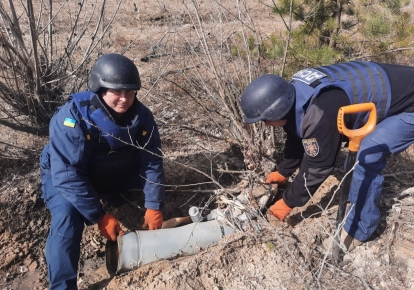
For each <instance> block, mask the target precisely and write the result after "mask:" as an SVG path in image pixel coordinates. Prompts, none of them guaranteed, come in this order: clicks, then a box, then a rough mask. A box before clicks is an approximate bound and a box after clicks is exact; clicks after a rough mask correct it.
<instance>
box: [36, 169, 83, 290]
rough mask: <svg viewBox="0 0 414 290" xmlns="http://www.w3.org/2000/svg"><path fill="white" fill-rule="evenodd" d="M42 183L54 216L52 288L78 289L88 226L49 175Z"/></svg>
mask: <svg viewBox="0 0 414 290" xmlns="http://www.w3.org/2000/svg"><path fill="white" fill-rule="evenodd" d="M42 183H43V184H42V191H43V196H42V197H43V199H44V201H45V204H46V207H47V208H48V209H49V210H50V213H51V214H52V221H51V225H50V231H49V236H48V238H47V242H46V261H47V267H48V271H47V277H48V279H49V283H50V286H49V289H53V290H55V289H59V290H60V289H62V290H63V289H78V287H77V279H76V278H77V272H78V261H79V256H80V244H81V239H82V233H83V229H84V227H85V226H84V224H85V222H84V219H83V216H82V215H81V214H80V213H79V211H78V210H77V209H76V208H75V207H74V206H73V205H72V204H71V203H70V202H69V201H68V200H67V199H66V198H64V197H63V196H62V195H61V194H60V193H59V192H58V191H57V190H56V189H55V188H54V187H53V184H52V179H51V178H50V175H48V176H46V178H45V179H43V180H42Z"/></svg>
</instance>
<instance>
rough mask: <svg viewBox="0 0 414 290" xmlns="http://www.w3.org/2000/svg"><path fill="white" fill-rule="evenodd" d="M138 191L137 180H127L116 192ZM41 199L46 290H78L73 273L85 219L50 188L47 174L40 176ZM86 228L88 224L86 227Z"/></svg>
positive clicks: (58, 193) (76, 269) (53, 188)
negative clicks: (45, 215) (45, 221)
mask: <svg viewBox="0 0 414 290" xmlns="http://www.w3.org/2000/svg"><path fill="white" fill-rule="evenodd" d="M134 188H140V182H139V179H138V178H133V179H130V180H127V181H125V182H124V184H123V188H120V191H123V190H129V189H134ZM42 193H43V194H42V198H43V200H44V202H45V205H46V207H47V208H48V209H49V211H50V213H51V215H52V220H51V224H50V230H49V236H48V238H47V241H46V262H47V267H48V272H47V277H48V279H49V283H50V284H49V285H50V286H49V289H51V290H63V289H65V290H66V289H78V288H77V272H78V262H79V258H80V245H81V240H82V234H83V230H84V228H85V223H87V222H86V221H85V219H84V218H83V216H82V215H81V214H80V213H79V211H78V210H77V209H76V208H75V207H74V206H73V205H72V203H70V202H69V201H68V200H67V199H66V198H64V197H63V196H62V194H61V193H60V192H59V191H58V190H57V189H56V188H55V187H54V186H53V183H52V178H51V175H50V173H49V174H45V175H42ZM87 224H88V223H87Z"/></svg>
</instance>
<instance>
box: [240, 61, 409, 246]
mask: <svg viewBox="0 0 414 290" xmlns="http://www.w3.org/2000/svg"><path fill="white" fill-rule="evenodd" d="M413 80H414V67H409V66H402V65H393V64H381V63H374V62H363V61H352V62H347V63H340V64H335V65H328V66H323V67H317V68H308V69H304V70H301V71H299V72H297V73H296V74H294V75H293V77H292V80H291V81H290V82H287V81H285V80H284V79H283V78H281V77H279V76H277V75H273V74H266V75H262V76H260V77H259V78H257V79H256V80H254V81H253V82H252V83H250V84H249V85H248V86H247V87H246V89H245V91H244V92H243V95H242V97H241V106H242V110H243V112H244V114H245V121H246V122H247V123H250V124H251V123H255V122H259V121H263V122H264V124H265V125H267V126H277V127H283V129H284V131H285V132H286V134H287V137H286V142H285V148H284V159H283V161H282V162H281V163H280V164H278V166H277V171H275V172H271V173H270V174H269V175H268V176H267V179H266V182H267V183H276V184H277V183H282V182H285V181H286V179H287V178H288V177H289V176H290V175H291V174H292V173H294V172H295V170H296V169H297V168H299V173H298V174H297V175H296V177H295V179H294V180H293V182H292V184H291V185H290V186H289V187H288V188H287V190H285V192H284V195H283V198H282V199H280V200H278V201H277V202H276V203H275V204H274V205H273V206H272V207H270V209H269V210H270V212H271V213H272V214H273V215H274V216H276V217H278V218H279V219H281V220H283V219H284V218H285V217H286V216H287V215H288V214H289V212H290V211H291V210H292V208H294V207H300V206H303V205H304V204H305V203H306V202H307V201H308V200H309V199H310V196H309V193H310V194H311V195H313V194H314V193H315V191H316V190H317V189H318V187H319V186H320V185H321V184H322V183H323V181H324V180H325V179H326V178H327V177H328V176H329V175H330V174H331V172H332V170H333V168H334V166H335V162H336V159H337V156H338V153H339V151H340V147H341V143H342V136H341V134H340V133H339V131H338V128H337V115H338V110H339V108H340V107H342V106H347V105H350V104H357V103H365V102H373V103H375V105H376V110H377V116H378V120H377V126H376V128H375V130H374V131H373V132H372V133H371V134H370V135H368V136H367V137H365V138H364V139H363V141H362V143H361V145H360V149H359V151H358V155H357V161H359V163H358V165H357V166H356V167H355V169H354V172H353V178H352V182H351V187H350V192H349V201H350V203H351V206H350V207H349V209H348V217H347V219H346V222H345V225H344V227H343V229H342V232H341V237H340V240H341V243H342V244H343V245H344V246H345V247H346V248H347V249H348V250H352V249H353V248H354V247H356V246H357V245H359V244H361V242H365V241H367V240H368V239H369V238H370V237H371V235H372V234H373V233H374V231H375V229H376V228H377V227H378V225H379V223H380V219H381V216H380V210H379V201H380V195H381V192H382V184H383V181H384V178H383V176H382V175H381V171H382V170H383V169H384V168H385V166H386V158H387V156H389V155H390V154H394V153H399V152H401V151H403V150H405V149H406V148H407V147H408V146H409V145H411V144H412V143H414V81H413ZM365 117H367V116H366V114H359V115H357V116H351V117H349V118H348V120H346V122H347V127H348V128H358V127H360V126H361V125H363V124H364V121H365ZM397 128H398V129H397Z"/></svg>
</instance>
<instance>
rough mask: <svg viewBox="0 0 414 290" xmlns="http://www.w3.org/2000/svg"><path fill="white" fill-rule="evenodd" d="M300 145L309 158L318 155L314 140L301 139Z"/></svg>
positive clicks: (316, 144) (316, 143) (317, 147)
mask: <svg viewBox="0 0 414 290" xmlns="http://www.w3.org/2000/svg"><path fill="white" fill-rule="evenodd" d="M302 144H303V148H304V149H305V152H306V154H308V155H309V156H310V157H315V156H317V155H318V154H319V145H318V142H317V141H316V138H310V139H303V140H302Z"/></svg>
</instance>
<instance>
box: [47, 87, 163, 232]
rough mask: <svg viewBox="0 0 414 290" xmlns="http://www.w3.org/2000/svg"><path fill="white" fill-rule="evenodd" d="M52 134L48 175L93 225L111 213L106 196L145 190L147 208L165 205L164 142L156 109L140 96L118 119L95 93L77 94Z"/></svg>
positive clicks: (55, 121) (51, 129)
mask: <svg viewBox="0 0 414 290" xmlns="http://www.w3.org/2000/svg"><path fill="white" fill-rule="evenodd" d="M49 137H50V140H49V143H48V144H47V145H46V146H45V148H44V149H43V152H42V154H41V160H40V164H41V169H42V179H44V178H47V177H49V176H48V175H51V178H52V181H53V185H54V187H55V188H57V189H58V191H59V192H60V193H61V194H62V195H63V196H64V197H65V198H66V199H67V200H68V201H70V202H71V203H72V204H73V205H74V206H75V208H76V209H77V210H78V211H79V212H80V213H81V214H82V215H83V216H84V217H85V219H86V221H87V222H88V223H90V224H94V223H97V222H98V221H99V220H100V219H101V218H102V217H103V215H104V214H105V212H104V210H103V209H102V205H101V203H100V195H101V194H114V193H117V192H119V191H122V190H127V189H132V188H142V189H143V191H144V194H145V207H146V208H151V209H160V208H161V207H162V206H163V203H164V199H165V196H164V185H163V184H164V179H165V177H164V169H163V161H162V157H161V155H162V153H161V150H160V149H161V140H160V136H159V133H158V128H157V125H156V123H155V121H154V118H153V115H152V113H151V111H150V110H149V109H148V108H147V107H145V106H144V105H143V104H141V103H140V102H139V101H138V100H136V101H135V102H134V103H133V105H132V106H131V108H130V109H129V110H128V111H127V112H126V113H125V114H124V115H123V116H122V118H121V120H115V119H114V118H113V117H112V116H111V114H110V113H109V112H108V111H107V109H106V106H105V105H104V104H103V102H102V101H101V99H100V98H99V97H98V96H97V95H95V94H94V93H92V92H89V91H86V92H81V93H78V94H74V95H71V97H70V99H69V101H68V102H67V103H66V104H65V105H63V106H62V107H60V108H59V109H58V110H57V112H56V113H55V114H54V116H53V117H52V119H51V121H50V126H49ZM132 144H134V145H132Z"/></svg>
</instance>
